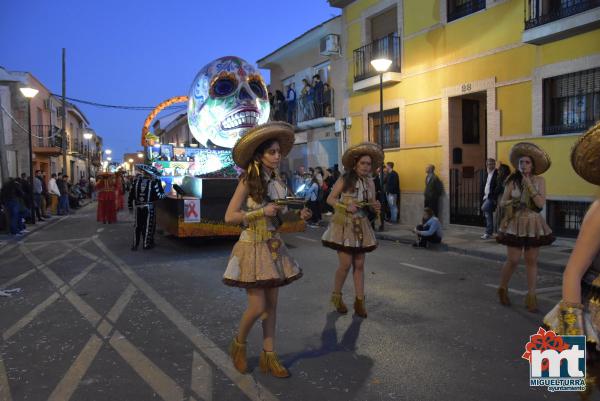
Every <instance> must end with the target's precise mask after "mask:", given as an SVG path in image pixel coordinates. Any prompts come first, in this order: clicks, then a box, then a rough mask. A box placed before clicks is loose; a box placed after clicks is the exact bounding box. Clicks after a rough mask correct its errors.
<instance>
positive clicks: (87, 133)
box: [83, 131, 94, 182]
mask: <svg viewBox="0 0 600 401" xmlns="http://www.w3.org/2000/svg"><path fill="white" fill-rule="evenodd" d="M93 136H94V135H93V134H92V133H91V132H89V131H88V132H84V133H83V139H85V140H86V142H87V152H86V153H87V179H88V182H89V181H90V139H92V137H93Z"/></svg>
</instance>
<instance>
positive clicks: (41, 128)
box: [31, 125, 62, 148]
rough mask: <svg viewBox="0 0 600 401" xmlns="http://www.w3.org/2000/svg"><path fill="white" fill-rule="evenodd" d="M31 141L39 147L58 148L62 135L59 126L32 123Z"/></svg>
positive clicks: (60, 144)
mask: <svg viewBox="0 0 600 401" xmlns="http://www.w3.org/2000/svg"><path fill="white" fill-rule="evenodd" d="M31 134H32V135H33V137H32V138H31V143H32V145H33V146H35V147H39V148H53V147H57V148H60V147H61V146H62V137H61V135H60V128H58V127H56V126H54V125H32V126H31Z"/></svg>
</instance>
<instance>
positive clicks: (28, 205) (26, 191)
mask: <svg viewBox="0 0 600 401" xmlns="http://www.w3.org/2000/svg"><path fill="white" fill-rule="evenodd" d="M17 184H18V185H19V186H20V187H21V191H22V195H21V196H20V197H19V199H20V202H21V205H22V210H23V212H24V214H25V218H26V219H27V222H28V223H32V222H33V202H32V199H33V188H32V187H31V184H30V183H29V179H28V178H27V174H25V173H23V174H21V178H20V179H17Z"/></svg>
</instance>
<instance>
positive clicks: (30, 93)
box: [20, 88, 39, 224]
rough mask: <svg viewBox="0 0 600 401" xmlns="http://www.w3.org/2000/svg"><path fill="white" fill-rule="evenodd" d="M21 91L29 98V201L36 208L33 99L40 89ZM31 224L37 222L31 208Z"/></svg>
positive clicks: (22, 89) (23, 89) (24, 89)
mask: <svg viewBox="0 0 600 401" xmlns="http://www.w3.org/2000/svg"><path fill="white" fill-rule="evenodd" d="M20 90H21V93H22V94H23V96H25V98H27V121H28V122H29V181H30V182H31V191H29V197H30V199H29V202H30V203H31V206H32V208H35V204H34V200H33V146H32V144H31V135H32V133H31V99H33V98H34V97H35V95H37V94H38V92H39V91H38V90H37V89H34V88H20ZM31 224H35V211H34V210H33V209H32V210H31Z"/></svg>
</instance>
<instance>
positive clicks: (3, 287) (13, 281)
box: [0, 267, 36, 290]
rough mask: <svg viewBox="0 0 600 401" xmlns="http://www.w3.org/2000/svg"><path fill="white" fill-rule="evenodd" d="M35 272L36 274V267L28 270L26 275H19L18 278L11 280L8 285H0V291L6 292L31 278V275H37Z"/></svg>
mask: <svg viewBox="0 0 600 401" xmlns="http://www.w3.org/2000/svg"><path fill="white" fill-rule="evenodd" d="M35 272H36V269H35V267H34V268H32V269H29V270H27V271H26V272H25V273H22V274H19V275H18V276H17V277H15V278H13V279H10V280H8V281H7V282H6V283H4V284H2V285H0V290H4V289H6V288H8V287H10V286H11V285H13V284H15V283H18V282H19V281H21V280H23V279H24V278H26V277H27V276H29V275H30V274H32V273H35Z"/></svg>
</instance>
